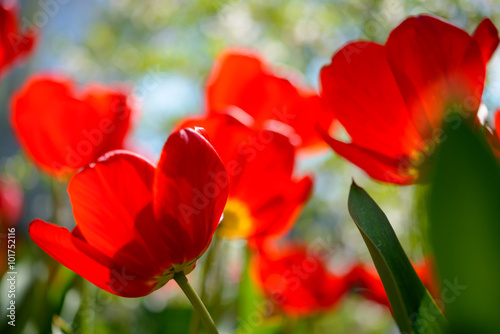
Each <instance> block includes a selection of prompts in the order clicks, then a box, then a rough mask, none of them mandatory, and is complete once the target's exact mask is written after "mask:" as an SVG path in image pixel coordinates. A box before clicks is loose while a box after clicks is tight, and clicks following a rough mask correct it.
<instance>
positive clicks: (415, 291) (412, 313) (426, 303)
mask: <svg viewBox="0 0 500 334" xmlns="http://www.w3.org/2000/svg"><path fill="white" fill-rule="evenodd" d="M348 208H349V213H350V215H351V217H352V219H353V220H354V222H355V223H356V225H357V227H358V229H359V231H360V232H361V235H362V236H363V239H364V241H365V243H366V245H367V247H368V250H369V251H370V255H371V257H372V259H373V262H374V263H375V266H376V268H377V271H378V273H379V275H380V278H381V280H382V283H383V284H384V288H385V291H386V293H387V296H388V298H389V302H390V303H391V307H392V310H393V314H394V318H395V320H396V322H397V324H398V326H399V329H400V330H401V332H403V333H412V332H416V333H424V332H425V333H441V332H442V328H443V326H444V325H445V323H446V321H445V319H444V316H443V315H442V313H441V311H440V310H439V308H438V307H437V305H436V304H435V303H434V300H433V299H432V297H431V296H430V295H429V293H428V292H427V290H426V289H425V287H424V285H423V284H422V282H421V281H420V278H419V277H418V275H417V274H416V273H415V270H414V269H413V266H412V265H411V263H410V261H409V260H408V257H407V256H406V254H405V252H404V250H403V248H402V247H401V244H400V243H399V240H398V238H397V236H396V234H395V233H394V230H393V229H392V226H391V224H390V223H389V220H388V219H387V217H386V215H385V214H384V212H383V211H382V210H381V209H380V208H379V207H378V205H377V203H375V201H373V199H372V198H371V197H370V196H369V195H368V194H367V193H366V191H365V190H363V189H362V188H360V187H358V186H357V185H356V184H355V183H354V182H353V183H352V185H351V190H350V192H349V200H348Z"/></svg>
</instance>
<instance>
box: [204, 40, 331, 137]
mask: <svg viewBox="0 0 500 334" xmlns="http://www.w3.org/2000/svg"><path fill="white" fill-rule="evenodd" d="M231 106H236V107H238V108H240V109H242V110H243V111H245V112H246V113H248V114H249V115H250V116H252V117H253V118H254V119H255V124H254V128H256V129H262V128H263V127H264V126H265V123H266V122H267V121H269V120H276V121H279V122H281V123H285V124H287V125H290V126H291V127H292V128H293V129H294V130H295V132H296V133H297V134H298V135H299V136H300V137H301V138H302V143H301V144H300V147H312V146H317V145H319V144H320V143H321V140H320V138H319V137H318V136H317V134H316V133H315V131H314V124H315V123H316V122H317V121H320V122H321V123H325V124H324V125H325V126H329V125H330V124H331V122H332V119H333V116H332V114H329V113H326V112H325V110H324V109H323V107H322V105H321V103H320V101H319V97H318V94H317V93H315V92H312V91H311V90H306V89H302V88H298V87H296V86H294V84H293V83H292V82H290V81H289V80H287V79H286V78H284V77H280V76H278V75H275V74H274V73H273V72H272V70H271V69H269V68H268V65H267V64H266V63H265V62H264V61H263V60H262V59H261V58H260V56H259V55H257V54H255V53H252V52H250V51H243V50H229V51H226V52H224V53H222V54H221V55H220V56H219V58H218V59H217V60H216V64H215V65H214V69H213V70H212V73H211V74H210V77H209V80H208V84H207V108H208V110H209V112H210V113H212V114H213V113H217V112H225V109H226V108H228V107H231Z"/></svg>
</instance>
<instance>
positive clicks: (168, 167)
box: [153, 129, 229, 265]
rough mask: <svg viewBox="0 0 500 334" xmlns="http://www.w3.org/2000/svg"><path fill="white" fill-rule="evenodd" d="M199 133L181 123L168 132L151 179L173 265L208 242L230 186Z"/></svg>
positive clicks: (192, 257) (197, 252)
mask: <svg viewBox="0 0 500 334" xmlns="http://www.w3.org/2000/svg"><path fill="white" fill-rule="evenodd" d="M200 133H202V132H201V131H196V130H192V129H184V130H180V131H176V132H174V133H173V134H172V135H170V137H169V138H168V140H167V142H166V143H165V146H164V147H163V152H162V154H161V157H160V161H159V163H158V167H157V169H156V174H155V179H154V187H153V198H154V200H153V203H154V211H155V214H156V217H157V219H158V221H161V222H162V225H161V226H159V230H158V233H159V234H160V235H161V236H162V237H163V239H164V242H165V243H166V244H168V245H169V246H170V247H171V248H172V249H173V252H172V256H173V257H174V258H173V260H172V261H173V263H174V264H176V265H180V264H185V263H187V262H190V261H193V260H196V259H197V258H198V257H200V256H201V254H203V252H204V251H205V250H206V248H207V247H208V246H209V244H210V241H211V240H212V235H213V233H214V231H215V229H216V228H217V226H218V224H219V221H220V218H221V216H222V212H223V210H224V206H225V204H226V200H227V194H228V191H229V177H228V175H227V173H226V171H225V169H224V165H223V163H222V161H221V159H220V158H219V156H218V155H217V153H216V152H215V150H214V148H213V147H212V145H210V143H209V142H208V140H207V139H206V138H205V137H204V136H203V135H202V134H200Z"/></svg>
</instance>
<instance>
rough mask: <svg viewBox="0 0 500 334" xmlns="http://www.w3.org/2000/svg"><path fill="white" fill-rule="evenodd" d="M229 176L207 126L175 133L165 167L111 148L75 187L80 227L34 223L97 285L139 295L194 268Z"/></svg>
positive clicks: (57, 253)
mask: <svg viewBox="0 0 500 334" xmlns="http://www.w3.org/2000/svg"><path fill="white" fill-rule="evenodd" d="M220 178H221V179H224V178H225V179H226V180H227V174H226V171H225V169H224V165H223V164H222V162H221V160H220V158H219V157H218V156H217V153H216V152H215V150H214V149H213V147H212V146H211V145H210V144H209V142H208V141H207V140H206V139H205V137H204V134H203V131H193V130H191V129H186V130H181V131H177V132H175V133H173V134H172V135H171V136H170V137H169V138H168V140H167V142H166V143H165V146H164V147H163V152H162V155H161V157H160V162H159V163H158V166H157V167H156V169H155V167H153V166H152V165H151V164H150V163H149V162H148V161H146V160H144V159H143V158H141V157H140V156H138V155H135V154H132V153H128V152H126V151H113V152H109V153H108V154H106V155H105V156H103V157H102V158H100V159H99V160H98V161H97V162H96V163H95V164H93V165H91V166H89V167H88V168H86V169H84V170H83V171H82V172H79V173H77V174H75V175H74V176H73V177H72V178H71V180H70V182H69V185H68V194H69V197H70V200H71V204H72V206H73V214H74V216H75V220H76V224H77V226H76V227H75V228H74V229H73V232H70V231H68V230H67V229H66V228H63V227H60V226H56V225H54V224H50V223H46V222H44V221H42V220H39V219H37V220H35V221H33V222H32V223H31V224H30V229H29V232H30V235H31V238H32V239H33V240H34V241H35V243H36V244H37V245H38V246H40V247H41V248H42V249H43V250H44V251H46V252H47V253H48V254H49V255H50V256H52V257H53V258H54V259H56V260H57V261H59V262H60V263H62V264H63V265H64V266H66V267H68V268H69V269H71V270H73V271H75V272H76V273H77V274H79V275H81V276H83V277H84V278H86V279H87V280H89V281H90V282H92V283H94V284H95V285H97V286H98V287H100V288H102V289H104V290H106V291H109V292H111V293H114V294H116V295H120V296H124V297H139V296H144V295H147V294H149V293H150V292H152V291H154V290H156V289H158V288H160V287H162V286H163V285H165V283H167V281H169V280H170V279H171V278H172V277H173V275H174V274H175V273H177V272H184V273H185V274H188V273H190V272H191V271H192V270H193V268H194V267H195V264H196V260H197V259H198V258H199V257H200V256H201V255H202V254H203V253H204V252H205V250H206V249H207V248H208V246H209V244H210V242H211V240H212V235H213V233H214V232H215V229H216V228H217V226H218V224H219V221H220V218H221V215H222V211H223V209H224V205H225V204H226V199H227V192H228V188H227V185H223V184H220V183H218V180H219V179H220Z"/></svg>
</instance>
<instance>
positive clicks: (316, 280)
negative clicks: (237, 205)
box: [252, 243, 348, 316]
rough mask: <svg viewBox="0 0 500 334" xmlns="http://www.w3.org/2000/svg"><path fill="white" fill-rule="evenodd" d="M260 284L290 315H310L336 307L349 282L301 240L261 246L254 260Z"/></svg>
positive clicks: (267, 294) (273, 300)
mask: <svg viewBox="0 0 500 334" xmlns="http://www.w3.org/2000/svg"><path fill="white" fill-rule="evenodd" d="M252 266H253V267H252V270H253V274H254V276H255V279H256V282H257V284H258V285H259V286H260V287H261V288H262V290H263V292H264V294H265V295H266V296H268V297H269V298H270V299H271V301H272V302H273V303H275V305H276V306H278V307H279V308H280V309H281V310H282V311H283V312H284V313H285V314H287V315H289V316H308V315H312V314H315V313H318V312H325V311H328V310H331V309H332V308H333V307H335V306H336V305H337V304H338V303H339V301H340V300H341V298H342V297H343V296H344V294H345V293H346V292H347V291H348V285H347V284H346V281H345V279H344V277H342V276H337V275H335V274H333V273H331V272H329V271H328V270H327V269H326V265H325V263H324V259H322V258H321V257H320V256H317V255H315V254H309V253H308V252H307V247H306V246H305V245H302V244H295V243H290V244H287V245H285V246H283V247H282V248H281V249H279V250H278V249H266V250H263V249H261V250H260V252H259V254H258V255H256V256H255V258H254V260H253V263H252Z"/></svg>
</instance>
